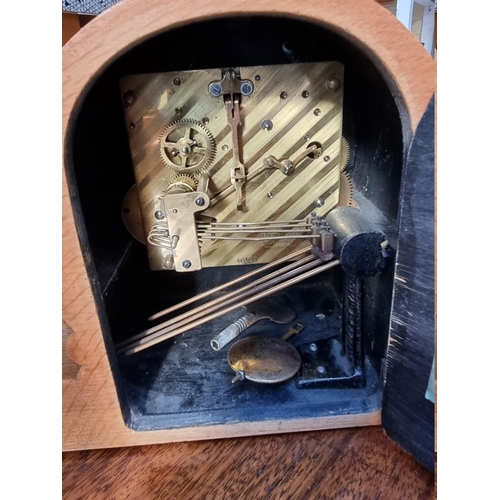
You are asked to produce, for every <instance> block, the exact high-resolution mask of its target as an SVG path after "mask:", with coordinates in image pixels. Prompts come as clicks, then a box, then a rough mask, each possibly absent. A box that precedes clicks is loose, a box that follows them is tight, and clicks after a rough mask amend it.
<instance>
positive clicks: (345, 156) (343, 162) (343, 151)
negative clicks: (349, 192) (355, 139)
mask: <svg viewBox="0 0 500 500" xmlns="http://www.w3.org/2000/svg"><path fill="white" fill-rule="evenodd" d="M350 156H351V148H350V147H349V143H348V142H347V139H346V138H345V137H344V136H342V142H341V144H340V171H341V172H344V171H345V168H346V167H347V163H348V162H349V157H350Z"/></svg>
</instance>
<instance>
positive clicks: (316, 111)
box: [314, 108, 321, 116]
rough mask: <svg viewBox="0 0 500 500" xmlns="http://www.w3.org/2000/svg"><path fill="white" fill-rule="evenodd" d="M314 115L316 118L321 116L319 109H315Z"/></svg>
mask: <svg viewBox="0 0 500 500" xmlns="http://www.w3.org/2000/svg"><path fill="white" fill-rule="evenodd" d="M314 114H315V115H316V116H319V115H320V114H321V109H319V108H316V109H315V110H314Z"/></svg>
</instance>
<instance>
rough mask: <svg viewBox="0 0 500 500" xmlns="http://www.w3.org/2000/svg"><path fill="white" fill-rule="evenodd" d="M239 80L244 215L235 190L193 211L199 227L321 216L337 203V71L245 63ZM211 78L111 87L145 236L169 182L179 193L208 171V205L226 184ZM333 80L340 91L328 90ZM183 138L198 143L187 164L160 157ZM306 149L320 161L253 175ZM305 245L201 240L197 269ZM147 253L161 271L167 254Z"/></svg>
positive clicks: (134, 78) (224, 129) (210, 74)
mask: <svg viewBox="0 0 500 500" xmlns="http://www.w3.org/2000/svg"><path fill="white" fill-rule="evenodd" d="M240 73H241V80H249V81H251V82H252V84H253V92H252V94H251V95H248V96H245V95H243V96H241V106H240V116H241V125H240V127H239V133H240V145H241V150H242V153H241V160H242V163H243V164H244V166H245V171H246V174H247V181H246V183H245V184H244V200H245V202H244V209H243V211H238V210H237V208H236V203H235V192H234V190H229V194H227V195H226V196H225V197H223V198H220V197H219V198H217V201H216V202H215V203H214V202H212V203H211V205H210V207H208V208H207V209H206V210H204V211H202V212H200V214H201V215H203V216H204V217H203V220H204V221H210V220H212V221H214V222H218V223H228V222H231V223H244V222H263V221H289V220H296V219H304V218H305V217H306V216H307V215H309V214H310V213H311V212H313V211H315V212H316V213H317V214H318V215H323V216H324V215H326V214H327V213H328V212H330V211H331V210H332V209H333V208H335V207H336V206H337V204H338V201H339V175H340V166H341V165H340V162H341V138H342V109H343V106H342V103H343V65H342V64H341V63H339V62H323V63H301V64H286V65H273V66H254V67H242V68H240ZM220 80H221V69H220V68H219V69H209V70H195V71H180V72H169V73H159V74H142V75H130V76H126V77H124V78H122V79H121V81H120V88H121V93H122V96H123V101H124V111H125V117H126V123H127V130H128V134H129V143H130V151H131V156H132V161H133V166H134V173H135V178H136V186H137V192H138V194H139V201H140V207H141V213H142V221H143V225H144V234H145V235H146V236H147V235H148V234H149V232H150V230H151V229H152V228H153V226H154V225H155V223H158V220H157V218H155V213H158V211H159V210H160V206H161V202H160V199H161V197H162V195H163V194H164V193H165V191H166V189H167V188H168V186H171V185H172V183H175V182H178V180H179V179H180V182H181V183H182V185H183V186H184V185H186V184H188V185H189V184H190V183H191V182H193V183H194V184H196V182H197V179H198V176H199V174H201V173H202V172H208V173H209V175H210V183H209V195H210V197H211V198H212V199H213V198H214V197H216V196H217V195H218V194H219V193H221V192H222V191H224V190H227V188H229V187H231V179H230V166H231V164H232V160H233V144H232V134H231V128H230V126H229V124H228V120H227V114H226V109H225V106H224V100H223V97H222V96H220V97H213V96H212V95H211V94H210V93H209V91H208V87H209V85H210V83H212V82H214V81H220ZM332 81H334V82H339V83H340V85H337V86H333V85H332ZM332 87H335V88H332ZM265 121H267V122H266V123H269V122H272V127H271V128H269V127H268V128H267V129H266V128H264V127H263V123H264V122H265ZM176 122H177V123H176ZM190 126H191V127H192V130H191V132H190V131H189V130H187V128H189V127H190ZM170 132H171V133H172V135H168V134H170ZM166 134H167V135H166ZM190 134H191V135H190ZM182 137H187V138H188V139H187V140H188V141H189V140H192V139H193V138H196V140H197V144H198V145H199V146H200V148H199V153H198V154H197V156H196V157H192V158H193V162H194V163H193V164H192V165H194V166H189V165H187V164H186V163H185V162H184V163H183V161H181V158H180V157H178V156H176V157H172V156H171V155H170V156H169V155H165V154H164V153H162V152H161V151H162V150H161V147H160V146H161V144H165V143H167V142H168V141H171V140H180V139H181V138H182ZM171 138H173V139H171ZM313 142H314V143H316V142H317V143H320V144H321V146H322V154H321V155H320V156H319V157H318V158H315V159H311V158H306V159H305V160H304V161H302V162H301V163H300V164H299V165H298V166H297V167H296V169H295V171H294V172H293V174H291V175H285V174H283V173H282V172H281V171H280V170H278V169H276V168H267V169H264V171H262V173H260V174H259V175H256V176H255V177H253V178H252V172H255V171H256V170H257V169H262V166H263V164H264V158H266V157H267V156H268V155H272V156H274V157H275V158H277V159H279V160H283V159H285V158H287V159H291V160H292V161H293V160H294V159H295V158H297V157H298V156H299V155H300V154H301V153H302V152H303V151H304V150H305V149H306V148H307V146H308V145H310V144H311V143H313ZM190 179H194V180H193V181H191V180H190ZM318 200H319V201H318ZM318 205H319V206H318ZM309 244H310V242H309V241H308V240H304V239H302V240H300V239H299V240H297V239H277V240H270V241H232V240H218V241H212V240H207V239H205V240H200V252H201V258H202V265H203V267H214V266H226V265H238V264H254V263H267V262H271V261H273V260H275V259H277V258H280V257H282V256H285V255H286V254H287V253H291V252H293V251H294V250H296V249H299V248H301V247H303V246H306V245H309ZM147 247H148V255H149V263H150V267H151V269H152V270H162V269H165V267H164V263H165V259H166V256H167V255H168V254H169V253H170V252H171V251H170V250H168V249H166V248H162V247H161V246H155V245H152V244H151V243H150V242H149V240H148V242H147Z"/></svg>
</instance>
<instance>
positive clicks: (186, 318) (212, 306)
mask: <svg viewBox="0 0 500 500" xmlns="http://www.w3.org/2000/svg"><path fill="white" fill-rule="evenodd" d="M311 261H315V262H316V261H317V258H316V257H315V256H314V255H312V254H311V255H308V256H306V257H304V258H303V259H301V260H298V261H296V262H292V263H291V264H289V265H288V266H285V267H283V268H281V269H278V270H277V271H274V272H273V273H271V274H268V275H266V276H263V277H261V278H258V279H257V280H255V281H252V282H250V283H248V284H247V285H245V286H243V287H242V288H238V289H237V290H234V291H232V292H230V293H228V294H225V295H222V296H221V297H217V298H216V299H213V300H211V301H210V302H207V303H205V304H202V305H200V306H198V307H196V308H195V309H192V310H190V311H186V312H185V313H183V314H181V315H180V316H175V317H174V318H171V319H169V320H167V321H164V322H163V323H160V324H158V325H156V326H153V327H151V328H148V329H147V330H145V331H143V332H140V333H138V334H137V335H134V336H133V337H131V338H129V339H127V340H126V341H124V342H122V343H120V344H118V345H117V346H116V348H117V349H122V350H123V348H127V347H130V346H131V345H132V344H134V345H135V344H136V343H140V342H146V341H147V340H148V339H149V338H151V336H152V335H154V334H155V333H156V332H158V331H159V330H161V331H162V332H165V329H166V328H168V329H169V330H172V329H174V328H177V327H179V326H183V325H185V324H187V323H189V322H190V321H193V320H195V319H199V318H201V317H203V316H204V315H206V314H209V313H211V312H214V311H215V310H217V309H220V308H221V307H224V306H226V305H228V304H231V302H234V301H235V300H238V299H242V298H243V297H247V296H248V295H251V294H252V293H256V292H258V291H260V290H262V289H264V288H266V287H268V286H271V285H273V284H275V282H276V280H281V281H282V280H284V279H286V278H287V276H289V274H290V272H291V271H293V270H294V269H296V268H298V267H300V266H304V265H305V264H308V263H309V262H311ZM141 339H146V340H141Z"/></svg>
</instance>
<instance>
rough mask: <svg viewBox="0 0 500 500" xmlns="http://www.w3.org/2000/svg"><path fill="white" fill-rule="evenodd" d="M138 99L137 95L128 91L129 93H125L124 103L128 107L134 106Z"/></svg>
mask: <svg viewBox="0 0 500 500" xmlns="http://www.w3.org/2000/svg"><path fill="white" fill-rule="evenodd" d="M136 99H137V96H136V95H135V93H134V92H133V91H132V90H127V92H125V94H123V102H124V103H125V104H126V105H127V106H132V104H134V102H135V100H136Z"/></svg>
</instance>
